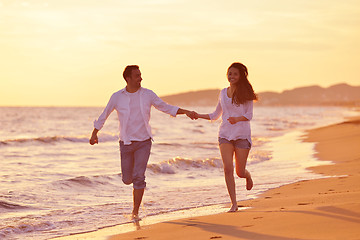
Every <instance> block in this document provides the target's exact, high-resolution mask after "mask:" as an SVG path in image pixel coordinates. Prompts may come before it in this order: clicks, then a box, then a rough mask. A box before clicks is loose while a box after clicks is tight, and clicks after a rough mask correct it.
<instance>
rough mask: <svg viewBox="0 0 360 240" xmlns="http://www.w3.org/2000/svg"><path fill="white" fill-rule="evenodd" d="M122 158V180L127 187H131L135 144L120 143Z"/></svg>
mask: <svg viewBox="0 0 360 240" xmlns="http://www.w3.org/2000/svg"><path fill="white" fill-rule="evenodd" d="M120 158H121V178H122V181H123V182H124V183H125V184H126V185H129V184H131V183H133V169H134V150H133V144H131V145H124V143H123V142H122V141H120Z"/></svg>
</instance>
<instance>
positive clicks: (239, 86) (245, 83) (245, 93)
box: [228, 62, 258, 105]
mask: <svg viewBox="0 0 360 240" xmlns="http://www.w3.org/2000/svg"><path fill="white" fill-rule="evenodd" d="M230 68H236V69H238V70H239V73H240V78H239V81H238V82H237V83H235V87H236V88H235V91H234V93H233V96H232V100H231V102H232V103H233V104H236V105H240V104H244V103H245V102H246V101H251V100H257V99H258V97H257V95H256V94H255V92H254V90H253V87H252V86H251V84H250V82H249V80H248V78H247V77H248V70H247V67H246V66H245V65H244V64H242V63H238V62H235V63H233V64H231V66H230V67H229V68H228V72H229V69H230Z"/></svg>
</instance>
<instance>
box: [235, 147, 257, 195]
mask: <svg viewBox="0 0 360 240" xmlns="http://www.w3.org/2000/svg"><path fill="white" fill-rule="evenodd" d="M249 152H250V149H244V148H235V168H236V174H237V175H238V176H239V177H240V178H246V189H247V190H251V189H252V187H253V181H252V178H251V174H250V172H249V171H248V170H246V162H247V158H248V156H249Z"/></svg>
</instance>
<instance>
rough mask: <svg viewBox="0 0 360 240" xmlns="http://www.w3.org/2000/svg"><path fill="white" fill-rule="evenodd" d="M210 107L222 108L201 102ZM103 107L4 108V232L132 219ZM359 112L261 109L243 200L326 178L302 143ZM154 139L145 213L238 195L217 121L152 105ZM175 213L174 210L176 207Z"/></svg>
mask: <svg viewBox="0 0 360 240" xmlns="http://www.w3.org/2000/svg"><path fill="white" fill-rule="evenodd" d="M193 109H194V110H196V111H198V112H199V113H210V112H212V111H213V110H214V107H194V108H193ZM102 110H103V108H99V107H77V108H75V107H0V113H1V119H0V126H1V127H0V166H1V167H0V239H25V240H27V239H36V240H41V239H50V238H53V237H57V236H67V235H70V234H75V233H81V232H88V231H92V230H97V229H100V228H104V227H107V226H114V225H117V224H124V223H128V222H129V219H130V213H131V210H132V187H131V186H127V185H124V184H123V183H122V181H121V171H120V157H119V143H118V120H117V115H116V113H115V112H114V113H112V115H111V116H110V117H109V119H108V120H107V122H106V124H105V126H104V128H103V129H102V130H101V131H100V132H99V144H97V145H94V146H91V145H90V144H89V137H90V134H91V132H92V130H93V121H94V120H95V119H96V118H97V117H98V116H99V115H100V114H101V112H102ZM352 115H355V113H354V112H353V111H352V110H351V109H348V108H342V107H260V106H255V108H254V119H253V120H252V121H251V126H252V140H253V147H252V149H251V151H250V155H249V159H248V165H247V167H248V169H249V170H250V172H251V173H252V176H253V180H254V188H253V190H251V191H246V190H245V180H244V179H239V178H236V185H237V187H236V190H237V200H238V201H239V200H245V199H251V198H256V196H258V195H259V194H260V193H263V192H264V191H266V190H268V189H271V188H275V187H279V186H281V185H285V184H289V183H293V182H297V181H301V180H308V179H314V178H321V177H326V176H322V175H319V174H315V173H312V172H311V171H309V170H307V169H306V168H307V167H310V166H316V165H321V164H329V162H326V161H318V160H316V159H315V158H314V157H313V154H314V144H313V143H305V142H303V143H300V142H301V139H302V137H303V135H304V131H305V130H306V129H311V128H315V127H319V126H325V125H328V124H332V123H337V122H341V121H343V120H344V119H345V118H346V117H349V116H352ZM150 123H151V126H152V131H153V135H154V142H153V146H152V150H151V156H150V160H149V164H148V168H147V171H146V182H147V188H146V191H145V195H144V198H143V204H142V206H141V208H140V216H141V217H142V218H143V219H144V220H146V218H147V217H149V216H161V215H164V214H168V213H176V212H177V211H179V210H185V209H201V208H204V209H205V208H206V207H208V206H218V211H220V212H221V211H223V212H225V211H227V210H228V209H227V208H224V204H226V203H230V199H229V196H228V193H227V190H226V185H225V181H224V176H223V168H222V160H221V158H220V153H219V148H218V143H217V133H218V127H219V123H220V122H219V121H215V122H210V121H206V120H202V119H199V120H196V121H192V120H190V119H188V118H187V117H186V116H185V115H179V116H177V117H176V118H173V117H170V116H168V115H166V114H164V113H162V112H159V111H157V110H156V109H152V117H151V122H150ZM175 215H176V214H175Z"/></svg>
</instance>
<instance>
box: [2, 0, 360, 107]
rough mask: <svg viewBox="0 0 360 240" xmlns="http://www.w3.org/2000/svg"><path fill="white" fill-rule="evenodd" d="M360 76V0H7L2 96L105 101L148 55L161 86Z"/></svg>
mask: <svg viewBox="0 0 360 240" xmlns="http://www.w3.org/2000/svg"><path fill="white" fill-rule="evenodd" d="M235 61H239V62H242V63H244V64H245V65H246V66H247V67H248V68H249V79H250V82H251V83H252V84H253V87H254V89H255V91H256V92H261V91H278V92H279V91H283V90H285V89H291V88H294V87H299V86H306V85H315V84H316V85H320V86H322V87H328V86H330V85H333V84H336V83H340V82H346V83H348V84H351V85H360V70H359V69H360V2H359V1H358V0H341V1H339V0H336V1H335V0H316V1H314V0H301V1H300V0H253V1H249V0H246V1H245V0H223V1H218V0H206V1H205V0H199V1H197V0H181V1H180V0H103V1H98V0H48V1H47V0H28V1H18V0H0V105H2V106H19V105H27V106H28V105H45V106H104V105H105V104H106V103H107V101H108V99H109V97H110V95H111V94H112V93H113V92H115V91H117V90H119V89H121V88H123V87H124V86H125V82H124V80H123V78H122V71H123V69H124V67H125V66H126V65H128V64H138V65H139V66H140V70H141V71H142V75H143V83H142V85H143V86H144V87H147V88H150V89H152V90H153V91H155V92H156V93H157V94H158V95H159V96H163V95H168V94H173V93H179V92H186V91H191V90H200V89H213V88H223V87H226V86H227V80H226V75H225V74H226V69H227V67H228V66H229V65H230V64H231V63H232V62H235Z"/></svg>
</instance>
